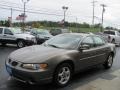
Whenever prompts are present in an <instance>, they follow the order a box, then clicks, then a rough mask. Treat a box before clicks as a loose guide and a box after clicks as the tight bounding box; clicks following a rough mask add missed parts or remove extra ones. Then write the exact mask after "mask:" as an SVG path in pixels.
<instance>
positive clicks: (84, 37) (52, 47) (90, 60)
mask: <svg viewBox="0 0 120 90" xmlns="http://www.w3.org/2000/svg"><path fill="white" fill-rule="evenodd" d="M23 52H24V53H23ZM114 56H115V45H114V44H111V43H107V42H105V41H104V39H102V38H101V37H99V36H96V35H90V34H82V33H81V34H78V33H71V34H60V35H57V36H55V37H53V38H51V39H49V40H48V41H46V42H45V43H43V44H42V45H35V46H30V47H25V48H22V49H19V50H17V51H14V52H12V53H11V54H10V55H9V57H8V59H7V60H6V69H7V71H8V73H9V75H10V76H12V77H13V78H14V79H16V80H19V81H22V82H24V83H30V84H36V83H50V82H54V84H55V85H57V86H60V87H63V86H66V85H67V84H68V83H69V81H70V79H71V77H72V76H73V75H74V74H75V73H78V72H80V71H81V70H83V69H85V68H88V67H92V66H94V65H99V64H103V66H104V67H105V68H107V69H108V68H111V67H112V64H113V58H114Z"/></svg>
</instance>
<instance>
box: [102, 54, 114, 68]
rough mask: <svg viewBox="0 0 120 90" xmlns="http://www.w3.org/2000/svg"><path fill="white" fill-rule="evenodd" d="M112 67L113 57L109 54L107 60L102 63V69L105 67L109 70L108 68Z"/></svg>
mask: <svg viewBox="0 0 120 90" xmlns="http://www.w3.org/2000/svg"><path fill="white" fill-rule="evenodd" d="M112 65H113V55H112V54H110V55H109V56H108V58H107V61H106V62H105V63H104V67H105V68H106V69H109V68H111V67H112Z"/></svg>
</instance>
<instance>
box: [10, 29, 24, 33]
mask: <svg viewBox="0 0 120 90" xmlns="http://www.w3.org/2000/svg"><path fill="white" fill-rule="evenodd" d="M11 30H12V32H13V33H15V34H21V33H22V31H21V29H19V28H12V29H11Z"/></svg>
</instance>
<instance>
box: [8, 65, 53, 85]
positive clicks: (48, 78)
mask: <svg viewBox="0 0 120 90" xmlns="http://www.w3.org/2000/svg"><path fill="white" fill-rule="evenodd" d="M6 70H7V72H8V73H9V75H10V76H11V77H12V78H14V79H16V80H18V81H20V82H24V83H30V84H44V83H50V82H52V73H51V72H50V71H48V70H46V71H32V70H25V69H22V68H20V67H19V66H16V67H14V66H12V65H10V64H9V63H6Z"/></svg>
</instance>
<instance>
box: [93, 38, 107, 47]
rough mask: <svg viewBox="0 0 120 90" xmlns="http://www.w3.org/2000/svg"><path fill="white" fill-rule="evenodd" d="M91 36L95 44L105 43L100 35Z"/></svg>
mask: <svg viewBox="0 0 120 90" xmlns="http://www.w3.org/2000/svg"><path fill="white" fill-rule="evenodd" d="M93 38H94V41H95V44H96V46H102V45H104V44H105V41H104V40H103V39H102V38H100V37H93Z"/></svg>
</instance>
